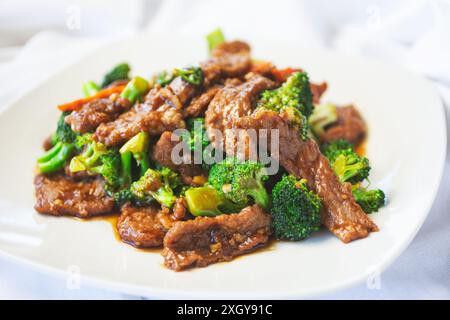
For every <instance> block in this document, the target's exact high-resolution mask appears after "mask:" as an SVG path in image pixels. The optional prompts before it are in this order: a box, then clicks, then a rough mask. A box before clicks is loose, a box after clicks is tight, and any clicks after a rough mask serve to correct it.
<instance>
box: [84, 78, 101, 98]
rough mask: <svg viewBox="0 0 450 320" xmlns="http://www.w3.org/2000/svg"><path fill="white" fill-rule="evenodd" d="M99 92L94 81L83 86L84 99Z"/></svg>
mask: <svg viewBox="0 0 450 320" xmlns="http://www.w3.org/2000/svg"><path fill="white" fill-rule="evenodd" d="M99 91H100V88H99V87H98V85H97V84H96V83H95V82H94V81H88V82H86V83H85V84H83V93H84V96H85V97H90V96H93V95H94V94H96V93H97V92H99Z"/></svg>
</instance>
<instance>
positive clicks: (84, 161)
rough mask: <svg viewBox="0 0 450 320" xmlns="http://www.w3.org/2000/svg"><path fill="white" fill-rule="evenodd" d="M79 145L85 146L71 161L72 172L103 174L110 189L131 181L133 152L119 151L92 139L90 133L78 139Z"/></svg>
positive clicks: (127, 184) (123, 185)
mask: <svg viewBox="0 0 450 320" xmlns="http://www.w3.org/2000/svg"><path fill="white" fill-rule="evenodd" d="M76 144H77V146H78V147H79V148H80V147H82V146H83V148H84V150H83V152H82V153H81V154H79V155H77V156H75V157H73V158H72V160H71V161H70V165H69V169H70V171H71V172H74V173H75V172H79V171H87V172H89V173H92V174H99V175H101V176H102V177H103V178H104V179H105V181H106V183H107V185H106V186H107V188H108V190H111V191H115V190H118V189H121V188H123V187H127V186H129V185H130V183H131V153H130V152H127V153H123V154H121V153H119V151H117V150H116V149H113V148H107V147H106V146H105V145H103V144H101V143H99V142H96V141H94V140H92V136H91V135H90V134H86V135H83V136H81V137H79V138H78V139H77V142H76Z"/></svg>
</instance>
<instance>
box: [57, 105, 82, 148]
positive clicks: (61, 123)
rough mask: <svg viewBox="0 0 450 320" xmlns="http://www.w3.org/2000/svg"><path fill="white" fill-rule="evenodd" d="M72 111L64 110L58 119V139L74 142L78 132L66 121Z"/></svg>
mask: <svg viewBox="0 0 450 320" xmlns="http://www.w3.org/2000/svg"><path fill="white" fill-rule="evenodd" d="M69 114H70V112H63V113H62V114H61V116H60V117H59V119H58V125H57V128H56V139H57V140H58V141H61V142H64V143H73V142H74V141H75V139H76V138H77V136H78V134H77V133H76V132H75V131H73V130H72V128H71V127H70V126H69V125H68V124H67V123H66V122H65V118H66V117H67V116H68V115H69Z"/></svg>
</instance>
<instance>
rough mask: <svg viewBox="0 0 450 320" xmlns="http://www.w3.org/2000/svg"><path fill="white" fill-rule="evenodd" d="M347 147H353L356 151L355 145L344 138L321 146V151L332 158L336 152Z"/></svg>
mask: <svg viewBox="0 0 450 320" xmlns="http://www.w3.org/2000/svg"><path fill="white" fill-rule="evenodd" d="M347 149H351V150H353V151H354V150H355V147H354V146H353V144H352V143H350V142H348V141H347V140H344V139H339V140H336V141H333V142H330V143H328V144H325V145H323V146H321V151H322V153H323V155H324V156H325V157H327V158H332V157H334V155H335V154H338V153H339V152H341V151H342V150H347Z"/></svg>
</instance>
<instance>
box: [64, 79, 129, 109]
mask: <svg viewBox="0 0 450 320" xmlns="http://www.w3.org/2000/svg"><path fill="white" fill-rule="evenodd" d="M125 86H126V84H120V85H117V86H112V87H108V88H106V89H103V90H101V91H99V92H97V93H96V94H94V95H93V96H90V97H86V98H81V99H77V100H75V101H72V102H69V103H64V104H60V105H59V106H58V109H59V110H61V111H75V110H78V109H80V108H81V107H82V106H83V105H84V104H85V103H88V102H90V101H93V100H97V99H102V98H108V97H109V96H110V95H112V94H113V93H120V92H122V90H123V89H124V88H125Z"/></svg>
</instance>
